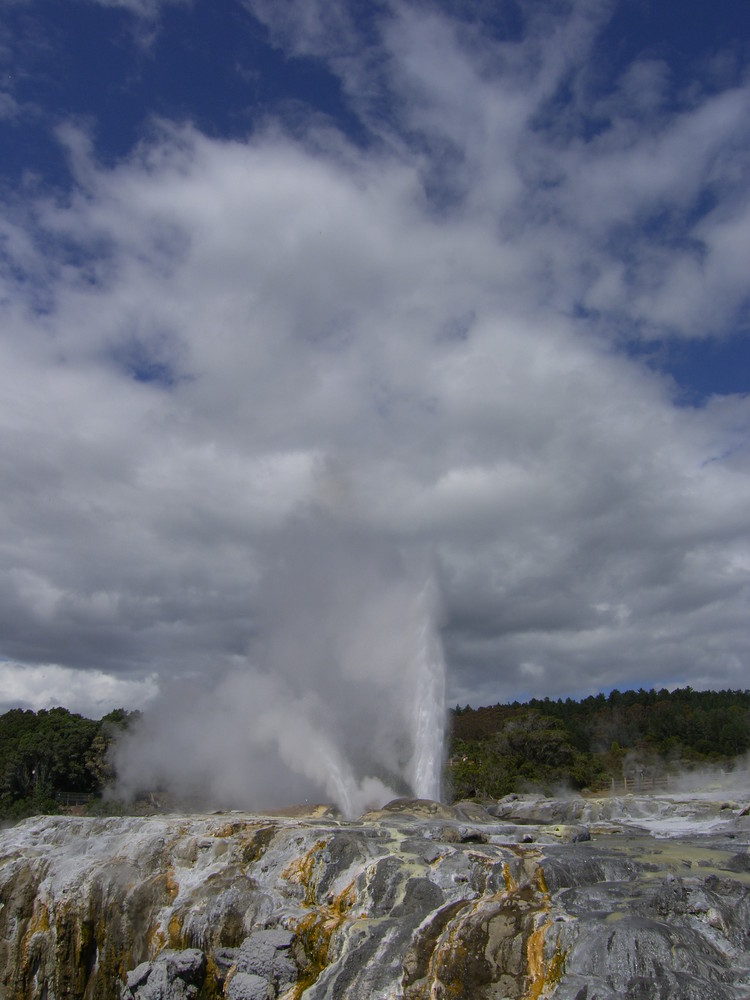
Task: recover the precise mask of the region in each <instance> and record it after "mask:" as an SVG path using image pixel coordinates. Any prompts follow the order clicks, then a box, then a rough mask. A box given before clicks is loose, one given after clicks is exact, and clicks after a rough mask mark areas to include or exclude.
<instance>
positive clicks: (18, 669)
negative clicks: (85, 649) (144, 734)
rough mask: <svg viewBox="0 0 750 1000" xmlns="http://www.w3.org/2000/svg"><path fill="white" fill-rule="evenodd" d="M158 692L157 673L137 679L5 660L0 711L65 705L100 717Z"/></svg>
mask: <svg viewBox="0 0 750 1000" xmlns="http://www.w3.org/2000/svg"><path fill="white" fill-rule="evenodd" d="M157 692H158V681H157V678H156V676H155V675H151V676H149V677H144V678H142V679H140V680H134V679H130V678H121V677H116V676H113V675H112V674H110V673H105V672H104V671H102V670H87V671H84V670H73V669H71V668H70V667H61V666H58V665H57V664H54V663H45V664H34V665H29V664H27V663H11V662H8V661H3V662H2V666H1V667H0V712H5V711H7V710H8V709H10V708H18V707H21V708H26V709H29V708H30V709H32V710H34V711H39V710H40V709H50V708H56V707H57V706H59V705H62V706H63V707H64V708H67V709H68V711H70V712H77V713H78V714H80V715H83V716H85V717H86V718H89V719H99V718H101V716H102V715H105V714H106V713H107V712H109V711H111V710H112V708H113V707H114V706H117V707H121V708H127V709H142V708H144V707H145V706H146V705H147V704H148V703H149V702H150V701H151V700H152V699H153V698H154V697H155V696H156V694H157Z"/></svg>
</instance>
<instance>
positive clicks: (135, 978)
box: [125, 962, 151, 990]
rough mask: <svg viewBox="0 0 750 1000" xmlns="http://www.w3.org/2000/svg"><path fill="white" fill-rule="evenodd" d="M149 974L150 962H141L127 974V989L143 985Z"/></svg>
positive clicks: (135, 988)
mask: <svg viewBox="0 0 750 1000" xmlns="http://www.w3.org/2000/svg"><path fill="white" fill-rule="evenodd" d="M150 974H151V962H141V964H140V965H137V966H136V967H135V968H134V969H131V971H130V972H129V973H128V974H127V977H126V980H125V981H126V983H127V985H128V989H131V990H137V989H138V987H139V986H143V984H144V983H145V982H146V980H147V979H148V977H149V975H150Z"/></svg>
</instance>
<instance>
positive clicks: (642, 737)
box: [446, 687, 750, 799]
mask: <svg viewBox="0 0 750 1000" xmlns="http://www.w3.org/2000/svg"><path fill="white" fill-rule="evenodd" d="M748 750H750V691H693V689H692V688H690V687H687V688H680V689H677V690H675V691H667V690H665V689H662V690H660V691H654V690H653V689H652V690H650V691H644V690H643V689H642V688H641V690H639V691H625V692H621V691H616V690H615V691H612V692H611V694H609V695H608V696H605V695H603V694H599V695H596V696H593V697H589V698H584V699H583V701H573V700H572V699H570V698H566V699H565V700H564V701H563V700H562V699H558V700H557V701H551V700H550V699H549V698H544V699H543V700H540V699H537V698H535V699H532V700H531V701H529V702H525V703H519V702H513V703H512V704H509V705H492V706H489V707H486V708H477V709H472V708H469V706H468V705H467V706H466V708H463V709H462V708H460V707H458V706H456V708H455V710H454V711H452V712H451V713H450V738H449V760H448V764H447V767H446V779H447V784H448V788H449V792H450V793H451V794H452V796H453V797H454V798H456V799H458V798H467V797H480V798H481V797H484V796H487V797H492V798H497V797H500V796H502V795H506V794H508V793H509V792H513V791H522V790H523V789H525V788H529V787H537V788H542V789H544V790H552V789H553V788H556V787H559V786H564V785H567V786H569V787H572V788H577V789H583V788H590V789H600V788H604V787H607V786H608V785H610V786H611V784H612V783H613V782H614V783H616V784H620V783H623V787H627V783H628V782H629V783H630V787H631V788H636V787H643V788H648V787H649V785H651V786H652V787H653V786H654V784H655V783H656V781H657V780H661V779H663V778H664V777H665V776H666V775H668V774H670V773H674V772H676V771H677V770H678V769H684V768H685V767H688V768H690V767H696V766H699V765H704V764H715V765H721V766H724V767H727V768H731V767H732V766H733V764H734V761H736V758H737V757H739V756H741V755H743V754H745V753H747V752H748Z"/></svg>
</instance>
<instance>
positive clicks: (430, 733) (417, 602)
mask: <svg viewBox="0 0 750 1000" xmlns="http://www.w3.org/2000/svg"><path fill="white" fill-rule="evenodd" d="M262 565H263V567H264V571H263V574H262V577H261V586H260V592H259V595H258V597H257V601H256V624H257V633H256V639H255V641H254V642H253V644H252V648H251V650H250V651H249V654H248V657H247V659H246V660H243V661H242V662H241V663H240V664H239V665H238V667H237V669H235V670H232V671H230V672H228V673H225V674H224V675H223V676H222V677H220V678H218V679H217V678H216V677H213V676H212V677H205V678H193V679H191V680H190V681H189V682H186V681H180V682H177V681H175V682H173V683H172V684H171V685H170V686H169V687H168V688H167V689H165V691H164V692H163V693H162V694H161V696H160V697H159V698H158V699H157V701H156V702H155V703H154V705H153V706H152V707H151V708H150V709H149V710H148V712H147V714H146V715H145V716H144V718H143V720H142V723H141V725H140V726H139V727H138V731H137V732H135V733H133V734H132V735H131V736H130V737H128V738H127V739H126V741H125V742H124V743H123V744H122V746H121V747H120V748H119V751H118V758H117V761H116V764H117V772H118V775H119V781H120V789H119V791H120V793H121V794H124V795H133V794H135V793H136V792H138V791H143V790H146V789H153V788H157V787H160V788H165V787H166V788H168V789H169V790H170V791H171V792H173V793H174V794H176V795H178V796H190V797H191V798H196V797H197V798H199V799H200V800H201V801H202V802H204V803H205V804H206V805H212V806H224V807H239V808H256V809H257V808H264V807H271V806H274V805H281V804H289V803H290V802H293V801H300V800H310V799H313V800H315V799H317V800H319V799H320V798H321V797H322V798H324V799H325V800H327V801H333V802H335V803H336V805H338V807H339V808H340V809H341V810H342V812H343V813H344V814H346V815H348V816H353V815H356V814H358V813H360V812H362V811H363V810H364V809H365V808H368V807H371V806H377V805H382V804H383V803H384V802H385V801H387V800H388V799H390V798H393V797H394V796H396V795H400V794H413V795H416V796H419V797H429V798H439V796H440V771H441V765H442V754H443V734H444V697H445V692H444V687H445V666H444V661H443V655H442V648H441V643H440V636H439V632H438V629H437V624H436V621H437V613H438V601H437V596H436V588H435V586H434V583H433V580H432V575H431V573H430V568H429V564H428V561H427V559H426V558H425V557H424V555H423V554H421V555H420V554H417V553H415V552H413V551H407V550H405V549H403V548H401V547H399V546H396V545H395V544H390V543H384V542H383V540H382V539H377V540H376V539H374V538H372V537H370V536H366V535H364V534H363V533H361V532H357V531H356V530H354V529H345V530H342V529H340V528H339V527H334V525H333V524H332V523H331V522H330V521H328V520H327V519H326V518H324V517H322V516H316V517H308V518H301V519H299V521H298V522H296V523H295V524H294V525H292V526H291V527H289V528H288V530H287V532H286V533H285V536H284V542H283V544H278V540H277V541H276V543H275V544H273V545H269V547H268V551H267V552H265V553H264V554H262Z"/></svg>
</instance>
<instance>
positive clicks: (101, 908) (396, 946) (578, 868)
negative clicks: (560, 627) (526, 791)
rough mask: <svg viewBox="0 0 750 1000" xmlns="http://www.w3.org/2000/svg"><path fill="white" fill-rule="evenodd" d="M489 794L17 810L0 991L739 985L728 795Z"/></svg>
mask: <svg viewBox="0 0 750 1000" xmlns="http://www.w3.org/2000/svg"><path fill="white" fill-rule="evenodd" d="M491 813H492V814H491ZM491 813H490V812H486V811H484V810H483V809H481V808H480V807H478V806H476V805H473V804H465V805H462V804H459V805H457V806H454V807H448V806H443V805H439V804H438V803H430V802H397V803H393V804H392V805H391V806H390V807H386V808H385V809H383V810H380V811H378V812H374V813H370V814H368V815H366V816H364V817H362V818H361V819H360V820H357V821H352V822H344V821H343V820H340V819H338V818H337V817H336V816H335V815H334V814H331V813H330V812H328V813H326V812H319V814H317V815H310V816H306V817H305V816H302V817H299V816H298V817H295V818H290V817H283V816H270V815H268V816H267V815H263V816H260V815H249V814H247V815H246V814H227V815H211V816H161V817H151V818H132V817H131V818H112V819H85V818H74V817H44V818H37V819H32V820H27V821H26V822H24V823H21V824H19V825H18V826H16V827H14V828H11V829H6V830H4V831H2V833H0V1000H59V998H63V997H73V998H82V1000H99V998H100V1000H184V998H195V1000H214V998H219V997H229V998H232V1000H299V998H305V1000H322V998H328V997H330V998H347V1000H359V998H361V1000H370V998H373V997H377V998H386V1000H387V998H394V1000H395V998H404V1000H428V998H429V1000H449V998H450V1000H453V998H458V1000H460V998H466V1000H506V998H510V1000H517V998H518V1000H520V998H530V1000H537V998H539V997H548V996H549V997H553V996H554V997H556V998H558V1000H611V998H614V997H629V998H633V1000H640V998H643V1000H681V998H685V1000H691V998H696V1000H698V998H700V1000H739V998H747V997H748V996H750V865H748V863H747V858H748V842H749V840H750V816H748V811H747V809H746V803H744V802H742V803H729V804H727V803H726V802H724V803H721V804H718V803H716V804H715V806H714V807H712V806H711V805H710V804H708V805H707V804H706V803H705V802H700V803H698V804H697V805H696V804H695V803H693V804H692V805H691V804H689V803H685V802H679V801H677V800H675V799H672V800H670V799H668V798H663V799H660V798H658V797H656V796H653V797H651V798H650V799H646V798H644V799H643V800H636V799H635V798H633V797H630V798H629V799H628V800H627V801H626V800H620V802H619V805H618V800H614V799H608V800H593V799H586V800H583V799H580V798H573V797H571V798H568V799H557V800H555V799H542V798H540V797H538V796H536V797H534V796H526V797H523V796H514V797H509V798H508V799H507V800H502V801H501V802H500V803H498V804H497V805H496V806H493V807H492V809H491Z"/></svg>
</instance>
